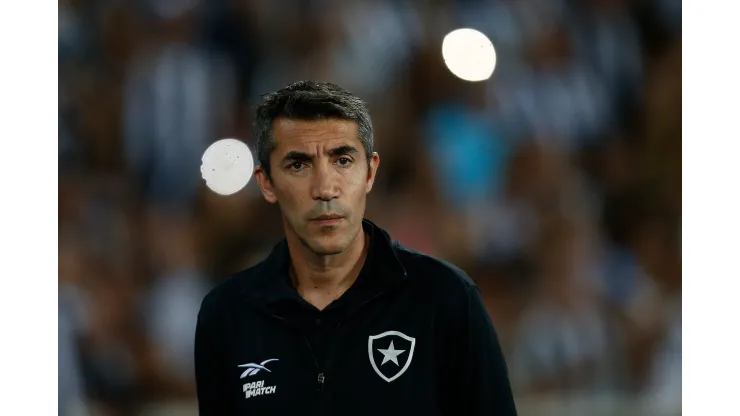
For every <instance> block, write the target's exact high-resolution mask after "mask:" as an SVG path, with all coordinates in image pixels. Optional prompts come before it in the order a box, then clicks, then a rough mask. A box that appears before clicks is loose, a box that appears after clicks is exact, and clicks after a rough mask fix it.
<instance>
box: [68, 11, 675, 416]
mask: <svg viewBox="0 0 740 416" xmlns="http://www.w3.org/2000/svg"><path fill="white" fill-rule="evenodd" d="M459 27H472V28H475V29H478V30H480V31H482V32H483V33H485V34H486V35H487V36H488V37H489V38H490V39H491V40H492V41H493V44H494V46H495V47H496V51H497V54H498V64H497V67H496V70H495V72H494V74H493V76H492V77H491V79H489V80H488V81H485V82H480V83H469V82H464V81H462V80H459V79H456V78H455V77H454V76H453V75H452V74H451V73H450V72H449V71H448V70H447V69H446V68H445V66H444V62H443V60H442V57H441V42H442V38H443V36H444V35H445V34H446V33H448V32H450V31H451V30H454V29H456V28H459ZM300 79H316V80H327V81H332V82H335V83H338V84H340V85H342V86H344V87H346V88H348V89H349V90H351V91H352V92H354V93H356V94H358V95H359V96H361V97H362V98H363V99H365V100H366V101H367V102H368V103H369V107H370V110H371V114H372V116H373V121H374V123H375V129H376V148H377V151H378V152H379V153H380V155H381V159H382V162H381V168H380V170H379V174H378V180H377V182H376V186H375V188H374V190H373V192H372V194H371V196H370V198H369V207H368V213H367V217H368V218H370V219H372V220H374V221H375V222H376V223H378V224H379V225H381V226H383V227H385V228H387V229H388V230H389V231H390V232H391V234H392V235H393V236H394V237H395V238H396V239H398V240H400V241H401V242H403V243H405V244H406V245H409V246H411V247H413V248H415V249H418V250H421V251H425V252H428V253H430V254H433V255H436V256H439V257H442V258H445V259H447V260H450V261H453V262H455V263H456V264H458V265H460V266H461V267H462V268H463V269H465V270H466V271H467V272H468V273H469V274H470V275H471V276H472V277H473V278H474V279H475V280H476V281H477V282H478V283H479V285H480V287H481V289H482V292H483V295H484V298H485V301H486V304H487V306H488V308H489V311H490V314H491V316H492V319H493V321H494V323H495V324H496V326H497V330H498V331H499V334H500V337H501V341H502V344H503V346H504V349H505V351H506V354H507V358H508V360H509V366H510V372H511V374H510V375H511V379H512V383H513V386H514V390H515V394H516V398H517V400H518V402H519V405H520V410H521V414H522V415H558V414H568V415H570V414H579V415H580V414H584V415H586V414H588V415H662V414H665V415H672V414H680V405H681V255H680V246H681V244H680V234H681V233H680V218H681V202H680V201H681V153H680V152H681V150H680V149H681V2H680V0H651V1H637V0H635V1H630V0H436V1H431V0H426V1H421V0H414V1H412V0H372V1H369V0H366V1H358V0H341V1H340V0H311V1H308V0H306V1H289V0H253V1H246V0H209V1H207V2H206V1H200V2H199V1H197V0H169V1H168V0H136V1H131V0H129V1H123V0H118V1H116V0H99V1H92V0H60V1H59V166H60V168H59V169H60V170H59V175H60V181H59V195H60V196H59V255H60V257H59V407H60V414H65V415H66V414H86V413H85V410H83V409H82V408H83V407H84V408H85V409H86V412H87V413H88V414H104V415H108V414H110V415H135V414H147V415H149V414H151V415H159V414H183V415H185V414H195V413H196V410H195V408H194V407H193V400H194V383H193V378H192V377H193V374H192V343H193V333H194V325H195V318H196V314H197V311H198V307H199V304H200V300H201V299H202V296H203V295H204V294H205V292H206V291H207V290H208V289H209V288H210V287H211V286H212V285H213V284H215V283H217V282H218V281H220V280H222V279H224V278H225V277H227V276H228V275H229V274H230V273H232V272H235V271H238V270H241V269H243V268H245V267H248V266H249V265H252V264H254V263H255V262H257V261H259V260H260V259H261V258H262V257H263V256H264V255H265V254H266V252H267V251H268V250H269V249H270V248H271V247H272V245H273V244H274V243H275V242H276V241H277V239H278V238H279V237H280V233H281V230H280V221H279V212H278V210H277V208H275V207H272V206H269V205H268V204H266V203H265V202H264V201H263V200H262V199H261V196H260V195H259V192H258V190H257V186H256V184H255V183H254V182H251V183H250V184H249V185H248V186H247V187H246V188H245V189H244V190H242V191H241V192H239V193H238V194H236V195H233V196H230V197H221V196H218V195H215V194H214V193H212V192H211V191H209V190H208V189H207V188H205V186H204V183H203V181H202V180H201V178H200V171H199V165H200V156H201V154H202V152H203V151H204V150H205V148H206V147H207V146H208V145H209V144H210V143H212V142H213V141H215V140H217V139H218V138H223V137H236V138H239V139H241V140H243V141H245V142H246V143H247V144H248V145H250V146H253V144H254V142H253V138H252V136H251V131H250V123H251V108H252V106H253V105H254V104H255V103H256V102H257V101H258V99H259V95H260V94H262V93H265V92H268V91H271V90H274V89H276V88H279V87H281V86H283V85H285V84H287V83H290V82H292V81H296V80H300ZM80 412H82V413H80Z"/></svg>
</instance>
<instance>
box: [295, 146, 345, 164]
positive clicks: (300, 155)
mask: <svg viewBox="0 0 740 416" xmlns="http://www.w3.org/2000/svg"><path fill="white" fill-rule="evenodd" d="M357 152H358V150H357V148H356V147H354V146H350V145H347V144H345V145H342V146H337V147H334V148H332V149H329V151H328V152H326V154H327V155H329V156H337V155H349V154H353V153H357ZM314 156H315V155H313V154H308V153H305V152H299V151H296V150H293V151H290V152H288V153H287V154H286V155H285V157H283V162H287V161H296V162H308V161H310V160H311V159H313V158H314Z"/></svg>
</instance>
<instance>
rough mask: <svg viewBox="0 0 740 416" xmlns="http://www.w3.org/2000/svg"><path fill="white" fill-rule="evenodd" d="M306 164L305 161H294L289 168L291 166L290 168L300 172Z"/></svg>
mask: <svg viewBox="0 0 740 416" xmlns="http://www.w3.org/2000/svg"><path fill="white" fill-rule="evenodd" d="M305 166H306V165H304V164H303V162H293V163H291V164H290V165H288V168H290V170H292V171H295V172H299V171H301V170H303V168H304V167H305Z"/></svg>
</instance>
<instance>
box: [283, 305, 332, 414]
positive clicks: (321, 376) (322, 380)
mask: <svg viewBox="0 0 740 416" xmlns="http://www.w3.org/2000/svg"><path fill="white" fill-rule="evenodd" d="M270 316H271V317H273V318H275V319H277V320H280V321H283V322H285V323H286V324H288V325H290V326H292V327H295V325H294V324H293V323H292V322H290V321H288V320H287V319H285V318H283V317H281V316H278V315H270ZM303 341H305V342H306V346H308V350H309V351H310V352H311V358H312V359H313V363H314V365H315V366H316V372H317V373H318V376H317V377H316V381H317V382H318V391H319V393H322V404H323V392H324V383H325V381H326V376H325V375H324V372H323V371H321V368H320V367H319V361H318V360H317V359H316V354H315V353H314V351H313V348H311V343H310V342H309V341H308V338H307V337H306V336H305V335H304V336H303Z"/></svg>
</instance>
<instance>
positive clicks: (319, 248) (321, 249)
mask: <svg viewBox="0 0 740 416" xmlns="http://www.w3.org/2000/svg"><path fill="white" fill-rule="evenodd" d="M307 246H308V248H310V249H311V251H313V252H314V253H316V254H318V255H320V256H330V255H333V254H340V253H343V252H344V250H346V249H347V246H348V244H346V243H345V242H344V241H340V240H338V239H336V238H332V239H326V238H317V239H313V241H309V242H308V244H307Z"/></svg>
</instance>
